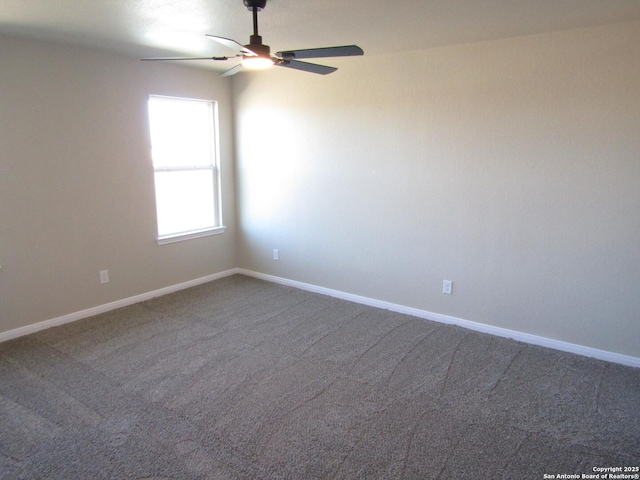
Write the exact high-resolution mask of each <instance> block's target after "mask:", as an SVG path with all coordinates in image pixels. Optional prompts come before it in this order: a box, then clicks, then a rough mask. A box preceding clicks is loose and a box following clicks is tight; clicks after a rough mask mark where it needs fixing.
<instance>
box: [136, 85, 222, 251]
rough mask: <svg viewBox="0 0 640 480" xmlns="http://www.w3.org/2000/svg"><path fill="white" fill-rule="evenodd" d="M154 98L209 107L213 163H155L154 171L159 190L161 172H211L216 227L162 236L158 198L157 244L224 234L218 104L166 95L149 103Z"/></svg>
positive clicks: (151, 96)
mask: <svg viewBox="0 0 640 480" xmlns="http://www.w3.org/2000/svg"><path fill="white" fill-rule="evenodd" d="M152 98H157V99H173V100H182V101H189V102H203V103H206V104H208V105H209V109H210V113H211V139H210V140H211V142H212V143H213V145H211V149H210V151H211V161H210V163H209V164H208V165H206V166H205V165H179V166H166V165H165V166H157V165H156V164H155V162H153V159H152V162H153V170H154V187H155V189H156V190H157V188H158V187H157V183H156V174H157V173H159V172H163V173H166V172H188V171H202V170H210V171H211V175H212V182H213V184H212V186H213V198H212V199H211V201H212V203H213V210H214V225H212V226H210V227H206V228H200V229H192V230H187V231H181V232H171V233H167V234H163V235H160V233H159V221H158V213H159V212H158V200H157V197H156V233H157V237H156V243H157V244H158V245H166V244H169V243H175V242H181V241H184V240H191V239H194V238H200V237H205V236H209V235H217V234H220V233H224V231H225V230H226V227H225V226H224V224H223V222H222V196H221V188H220V164H219V158H220V149H219V144H220V142H219V134H218V103H217V102H215V101H213V100H202V99H195V98H184V97H170V96H164V95H149V101H151V99H152ZM149 126H150V128H151V116H150V113H149Z"/></svg>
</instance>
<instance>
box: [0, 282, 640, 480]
mask: <svg viewBox="0 0 640 480" xmlns="http://www.w3.org/2000/svg"><path fill="white" fill-rule="evenodd" d="M638 464H640V369H633V368H628V367H623V366H620V365H614V364H610V363H606V362H602V361H598V360H593V359H588V358H583V357H580V356H575V355H571V354H566V353H561V352H557V351H553V350H548V349H544V348H540V347H535V346H530V345H525V344H522V343H518V342H515V341H511V340H506V339H502V338H496V337H492V336H489V335H484V334H479V333H475V332H471V331H467V330H464V329H462V328H458V327H452V326H446V325H441V324H437V323H431V322H426V321H423V320H420V319H416V318H413V317H409V316H405V315H401V314H396V313H392V312H388V311H385V310H379V309H374V308H371V307H367V306H363V305H358V304H354V303H349V302H346V301H342V300H338V299H335V298H330V297H325V296H321V295H317V294H314V293H310V292H306V291H301V290H297V289H294V288H289V287H285V286H281V285H276V284H271V283H267V282H263V281H260V280H256V279H252V278H248V277H244V276H239V275H236V276H233V277H228V278H224V279H222V280H218V281H215V282H212V283H209V284H206V285H201V286H199V287H195V288H192V289H189V290H185V291H182V292H178V293H175V294H171V295H167V296H164V297H160V298H157V299H154V300H151V301H148V302H145V303H141V304H137V305H133V306H131V307H127V308H123V309H120V310H117V311H113V312H109V313H106V314H103V315H99V316H96V317H93V318H90V319H86V320H83V321H80V322H76V323H73V324H69V325H65V326H62V327H58V328H54V329H50V330H46V331H43V332H39V333H37V334H33V335H30V336H28V337H23V338H20V339H17V340H13V341H10V342H5V343H3V344H0V466H1V468H0V478H2V479H106V478H113V479H217V478H222V479H231V478H234V479H235V478H238V479H242V478H247V479H260V478H265V479H266V478H268V479H271V478H273V479H276V478H287V479H307V478H309V479H311V478H340V479H352V478H374V479H378V478H381V479H382V478H384V479H401V478H416V479H429V478H442V479H466V478H469V479H471V478H473V479H489V478H495V479H502V478H504V479H521V478H522V479H528V478H531V479H541V478H543V475H544V474H553V475H557V474H582V473H592V469H593V467H602V466H605V467H606V466H612V467H613V466H633V465H638Z"/></svg>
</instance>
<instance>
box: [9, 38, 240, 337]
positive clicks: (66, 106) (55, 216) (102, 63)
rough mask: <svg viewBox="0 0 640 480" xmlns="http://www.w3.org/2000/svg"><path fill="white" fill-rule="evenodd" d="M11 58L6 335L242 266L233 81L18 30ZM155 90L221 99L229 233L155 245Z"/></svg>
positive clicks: (225, 204) (222, 143)
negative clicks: (151, 124)
mask: <svg viewBox="0 0 640 480" xmlns="http://www.w3.org/2000/svg"><path fill="white" fill-rule="evenodd" d="M0 65H1V67H0V264H1V265H2V268H1V269H0V333H1V332H3V331H8V330H12V329H16V328H18V327H23V326H26V325H30V324H33V323H37V322H41V321H44V320H49V319H53V318H56V317H59V316H62V315H66V314H69V313H73V312H78V311H81V310H84V309H87V308H91V307H95V306H99V305H104V304H107V303H110V302H113V301H116V300H120V299H124V298H128V297H131V296H135V295H138V294H141V293H146V292H150V291H153V290H156V289H159V288H163V287H167V286H170V285H175V284H179V283H181V282H185V281H188V280H192V279H195V278H199V277H202V276H206V275H210V274H214V273H217V272H221V271H224V270H227V269H229V268H232V267H234V266H235V264H236V261H235V218H234V217H235V206H234V200H235V192H234V171H233V139H232V133H233V132H232V111H231V85H230V82H229V81H228V80H218V79H216V78H215V75H214V74H213V73H212V72H210V71H206V70H200V71H199V70H196V69H192V68H186V67H177V66H173V65H168V64H156V63H143V62H140V61H139V60H137V59H134V58H127V57H124V56H118V55H112V54H109V53H103V52H99V51H95V50H85V49H82V48H74V47H68V46H54V45H47V44H45V43H42V42H36V41H28V40H19V39H12V38H8V37H0ZM149 94H160V95H175V96H185V97H194V98H206V99H212V100H217V101H218V102H219V113H220V141H221V157H222V158H221V163H222V193H223V217H224V220H225V223H226V225H227V227H228V229H227V232H226V233H224V234H221V235H217V236H213V237H206V238H200V239H196V240H191V241H187V242H181V243H175V244H170V245H163V246H158V245H156V243H155V237H156V220H155V200H154V186H153V170H152V164H151V159H150V150H149V140H148V130H147V113H146V101H147V97H148V95H149ZM103 269H108V270H109V274H110V283H108V284H106V285H101V284H100V282H99V274H98V272H99V271H100V270H103Z"/></svg>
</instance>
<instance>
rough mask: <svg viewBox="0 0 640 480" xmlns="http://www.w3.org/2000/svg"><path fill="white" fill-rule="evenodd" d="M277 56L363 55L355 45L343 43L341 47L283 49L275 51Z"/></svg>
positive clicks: (292, 57) (295, 57)
mask: <svg viewBox="0 0 640 480" xmlns="http://www.w3.org/2000/svg"><path fill="white" fill-rule="evenodd" d="M276 55H277V56H278V57H281V58H284V59H285V60H287V59H289V60H291V59H296V60H297V59H300V58H322V57H352V56H354V55H364V52H363V51H362V49H361V48H360V47H358V46H357V45H344V46H342V47H324V48H307V49H305V50H285V51H284V52H277V53H276Z"/></svg>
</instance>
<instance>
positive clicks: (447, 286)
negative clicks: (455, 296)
mask: <svg viewBox="0 0 640 480" xmlns="http://www.w3.org/2000/svg"><path fill="white" fill-rule="evenodd" d="M452 291H453V282H452V281H451V280H443V281H442V293H444V294H447V295H451V293H452Z"/></svg>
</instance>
